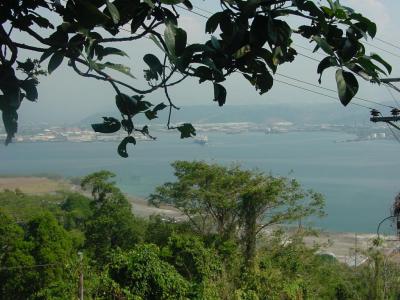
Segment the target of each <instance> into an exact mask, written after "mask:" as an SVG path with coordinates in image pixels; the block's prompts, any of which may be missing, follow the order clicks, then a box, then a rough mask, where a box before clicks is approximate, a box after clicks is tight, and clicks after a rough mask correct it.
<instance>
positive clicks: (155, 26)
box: [96, 19, 163, 43]
mask: <svg viewBox="0 0 400 300" xmlns="http://www.w3.org/2000/svg"><path fill="white" fill-rule="evenodd" d="M155 21H156V19H154V20H153V21H152V23H151V24H150V25H149V26H148V27H147V26H144V24H142V26H143V28H145V30H144V31H143V32H141V33H139V34H137V35H132V36H129V37H123V38H104V39H99V40H97V41H96V42H97V43H109V42H127V41H134V40H138V39H140V38H142V37H144V36H145V35H146V34H148V33H150V31H151V30H153V29H155V28H157V27H158V26H160V25H161V24H163V22H158V23H155ZM132 34H133V33H132Z"/></svg>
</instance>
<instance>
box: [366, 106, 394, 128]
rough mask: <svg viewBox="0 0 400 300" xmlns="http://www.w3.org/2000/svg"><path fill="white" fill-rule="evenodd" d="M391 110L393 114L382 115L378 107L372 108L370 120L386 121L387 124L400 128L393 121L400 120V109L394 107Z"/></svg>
mask: <svg viewBox="0 0 400 300" xmlns="http://www.w3.org/2000/svg"><path fill="white" fill-rule="evenodd" d="M391 112H392V115H391V116H389V117H384V116H382V115H381V113H380V112H379V111H377V110H376V109H373V110H371V115H372V116H371V118H370V121H371V122H374V123H378V122H384V123H387V124H389V125H391V126H393V127H394V128H396V129H398V130H400V127H399V126H397V125H396V124H394V123H393V122H397V121H400V109H398V108H393V109H392V111H391Z"/></svg>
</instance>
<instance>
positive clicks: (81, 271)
mask: <svg viewBox="0 0 400 300" xmlns="http://www.w3.org/2000/svg"><path fill="white" fill-rule="evenodd" d="M78 256H79V300H83V253H82V252H78Z"/></svg>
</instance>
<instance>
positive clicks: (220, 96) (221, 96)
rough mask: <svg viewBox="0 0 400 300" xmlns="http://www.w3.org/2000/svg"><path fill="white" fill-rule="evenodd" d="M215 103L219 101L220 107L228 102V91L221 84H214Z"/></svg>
mask: <svg viewBox="0 0 400 300" xmlns="http://www.w3.org/2000/svg"><path fill="white" fill-rule="evenodd" d="M214 101H217V102H218V105H219V106H223V105H224V104H225V102H226V89H225V88H224V87H223V86H222V85H221V84H219V83H214Z"/></svg>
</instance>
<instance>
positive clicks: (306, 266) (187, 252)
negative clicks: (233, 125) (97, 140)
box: [0, 162, 400, 300]
mask: <svg viewBox="0 0 400 300" xmlns="http://www.w3.org/2000/svg"><path fill="white" fill-rule="evenodd" d="M176 164H177V165H179V166H181V167H182V169H180V170H181V171H182V174H183V173H184V172H183V167H185V168H186V169H189V170H191V172H187V174H186V175H187V176H186V177H185V179H184V181H185V184H187V185H188V187H191V188H192V190H193V191H192V194H190V195H191V196H192V198H191V201H192V200H193V196H195V195H196V196H198V197H199V198H198V199H197V200H198V201H197V202H198V203H199V204H200V203H202V202H201V201H200V195H201V196H202V197H203V196H204V195H203V194H202V193H200V192H199V191H195V189H194V187H193V186H191V185H190V184H189V183H190V182H195V178H194V177H193V176H192V175H194V174H192V172H195V169H190V168H189V166H197V167H199V168H200V169H199V171H198V172H197V173H196V174H197V175H198V176H197V177H199V178H198V180H200V181H201V180H204V179H205V178H206V177H207V176H204V177H202V176H200V175H201V174H203V175H205V174H206V173H207V172H206V171H207V170H209V169H210V170H214V171H215V174H216V175H218V176H211V175H212V174H214V173H212V172H211V173H208V175H209V176H208V180H209V182H208V184H210V185H211V183H214V187H212V188H211V187H210V191H211V192H212V193H211V194H210V197H211V196H213V198H215V201H214V202H212V205H213V206H212V207H215V209H218V210H221V211H222V208H223V206H221V205H220V203H225V204H226V205H227V206H226V208H227V209H226V210H227V213H229V214H231V213H232V211H233V208H235V210H236V211H237V214H238V216H239V217H238V218H237V222H238V223H237V224H238V226H240V228H241V229H240V230H237V229H235V230H234V234H233V236H234V238H233V240H232V239H230V240H226V238H225V240H223V239H222V237H223V236H222V237H219V236H218V235H217V234H215V233H216V232H217V224H218V223H217V222H216V221H214V220H213V219H212V218H211V217H210V222H211V223H213V224H214V226H212V227H211V228H210V231H206V232H204V233H202V234H199V231H198V230H197V229H196V227H194V226H193V225H192V226H190V225H191V224H190V221H188V220H181V221H179V222H176V220H173V219H168V218H165V217H162V216H153V217H151V218H150V219H149V220H140V219H139V218H138V217H137V216H134V215H133V214H132V213H131V206H130V204H129V202H127V199H126V198H124V196H123V195H122V194H121V192H120V191H119V190H118V189H117V188H116V187H115V186H114V188H113V189H111V190H112V192H109V193H106V194H105V196H104V197H103V198H102V200H101V201H98V197H97V196H98V195H99V194H98V193H95V195H94V198H93V199H88V198H87V197H86V196H84V195H78V194H69V193H61V194H57V195H40V196H37V195H36V196H32V195H28V194H22V193H20V192H17V193H16V192H11V191H5V192H0V298H1V299H5V300H8V299H17V300H19V299H21V300H22V299H24V300H25V299H30V300H31V299H34V300H36V299H75V298H76V297H77V294H78V293H77V291H78V281H79V274H80V273H81V272H82V273H83V274H84V293H85V294H84V298H85V299H104V300H108V299H138V300H139V299H215V300H217V299H218V300H219V299H223V300H231V299H238V300H239V299H287V300H299V299H397V298H398V297H399V296H400V289H399V287H400V284H399V283H400V275H399V274H400V266H399V264H398V263H396V261H395V260H392V258H391V256H388V255H386V254H385V253H384V252H383V250H382V249H381V246H380V245H379V244H376V245H374V246H373V247H372V248H371V249H369V250H368V251H367V252H366V253H364V255H365V256H366V257H368V260H367V262H366V263H364V264H362V265H359V266H357V267H356V268H354V267H349V266H347V265H345V264H343V263H340V262H339V261H338V260H337V259H335V258H334V257H332V256H327V255H323V254H321V253H320V252H319V247H318V246H317V245H315V246H307V245H306V244H305V243H304V242H303V237H304V236H305V234H306V233H307V231H305V230H303V229H301V230H298V229H297V228H292V230H284V227H274V228H271V230H269V231H268V233H265V234H263V235H262V238H261V236H260V238H259V237H257V247H256V248H255V252H256V255H255V257H254V259H253V261H252V267H251V268H249V264H248V262H247V260H246V259H243V258H244V255H243V253H244V251H246V249H247V243H248V240H247V239H246V238H245V235H244V233H245V231H247V230H248V229H247V227H246V226H247V225H246V224H247V223H246V222H245V220H246V218H245V217H243V216H242V213H241V211H242V209H243V208H242V204H243V203H244V202H248V201H249V200H250V199H254V203H253V204H261V203H263V202H262V199H264V198H260V197H257V196H256V195H258V193H260V190H259V188H260V187H258V186H257V185H254V186H247V190H246V184H250V183H253V184H254V183H257V181H255V180H256V179H257V178H258V180H260V181H261V182H265V183H266V184H267V183H268V185H270V184H271V185H272V187H274V188H275V189H276V190H275V192H277V191H279V188H280V184H282V187H285V188H286V189H288V191H287V192H286V193H287V194H291V196H292V197H294V198H296V197H300V195H301V194H302V193H303V192H299V191H301V189H299V187H297V186H296V185H294V187H292V185H291V183H290V181H286V180H284V179H282V182H283V183H279V182H280V181H279V180H280V178H275V177H270V176H266V175H262V174H259V173H257V172H250V171H245V170H240V169H239V168H237V167H222V166H218V165H207V164H205V163H201V162H200V163H199V162H194V163H183V162H177V163H176ZM186 169H185V170H186ZM228 171H229V172H230V173H229V172H228ZM227 173H228V174H227ZM96 174H97V175H99V174H104V173H102V172H100V173H95V174H90V175H89V176H87V178H91V179H93V180H92V182H97V183H98V185H99V186H108V185H107V184H105V183H101V182H100V181H101V180H100V179H99V178H98V177H97V176H96ZM111 174H112V173H110V174H109V175H111ZM191 176H192V177H191ZM235 176H237V177H238V178H240V179H241V180H244V182H243V183H242V182H241V181H239V180H236V181H235V180H234V179H235V178H236V177H235ZM100 177H101V176H100ZM94 178H97V179H99V180H100V181H96V180H94ZM102 178H103V180H105V181H106V182H108V183H109V181H108V179H109V178H110V177H108V176H107V177H102ZM246 178H247V179H246ZM181 181H183V179H182V180H181ZM278 183H279V184H278ZM175 184H177V183H175ZM182 185H183V184H182ZM236 185H238V186H236ZM202 188H203V186H202V185H201V184H200V185H199V186H198V189H199V190H201V189H202ZM230 189H231V190H235V191H236V192H237V193H238V197H237V205H233V206H232V208H231V207H230V206H229V205H228V204H229V203H230V202H231V200H230V199H231V198H230V197H231V194H229V193H228V192H229V190H230ZM218 190H220V191H219V193H220V194H221V193H222V194H225V193H226V194H227V196H226V197H225V200H224V201H222V200H223V197H219V198H218V197H216V195H218V193H217V192H218ZM90 191H91V187H90ZM240 191H241V192H243V193H242V194H240V193H239V192H240ZM272 194H273V193H272ZM284 194H285V193H284ZM296 194H298V196H296V197H295V195H296ZM188 195H189V194H186V196H188ZM243 195H246V197H244V196H243ZM250 195H251V196H252V197H250ZM263 195H264V196H266V195H269V196H268V197H267V196H266V198H268V199H269V200H268V201H271V199H273V197H271V195H270V194H266V193H263ZM311 195H312V194H311ZM239 196H240V197H239ZM241 196H243V198H241ZM277 198H279V197H277ZM6 199H8V201H6ZM210 199H211V198H210ZM181 200H182V201H183V199H181ZM312 201H313V200H312V199H311V202H312ZM295 202H296V203H297V204H296V205H299V206H301V205H304V209H300V208H296V209H295V211H296V212H302V213H297V217H304V216H305V215H308V214H309V213H311V212H312V211H311V210H308V209H307V207H309V208H311V207H310V206H309V205H308V204H307V203H309V202H305V203H301V201H300V202H298V201H295ZM250 203H252V202H250ZM268 203H278V202H268ZM288 203H289V202H288ZM296 205H295V206H291V205H290V204H288V205H287V207H286V206H285V207H282V209H277V210H274V211H271V213H272V214H271V216H268V217H267V218H266V219H260V220H258V221H259V222H257V224H256V225H257V228H260V227H259V226H262V224H266V223H262V222H268V221H271V220H276V221H277V222H278V221H279V222H280V221H282V220H283V218H278V219H273V216H274V215H281V216H283V214H284V213H285V212H290V209H289V207H292V208H294V207H296ZM39 207H41V209H39ZM245 207H248V206H245ZM250 207H257V206H254V205H251V206H250ZM247 210H248V208H246V209H245V211H247ZM312 210H316V211H314V212H318V211H319V205H317V206H315V207H313V208H312ZM251 211H252V210H249V212H251ZM291 212H293V211H291ZM250 215H251V214H250ZM292 218H293V219H294V218H295V214H291V218H289V219H292ZM250 219H251V220H253V218H250ZM285 219H286V217H285ZM199 220H201V219H199ZM224 220H229V218H228V219H224ZM221 228H223V230H227V228H229V226H228V227H224V226H223V227H221ZM228 231H229V230H228ZM207 232H210V234H205V233H207ZM249 232H250V234H251V231H249ZM77 233H79V234H80V235H81V236H82V237H83V240H84V242H82V243H76V242H74V239H76V234H77ZM225 236H230V234H227V235H225ZM78 252H81V253H83V259H79V256H78Z"/></svg>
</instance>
